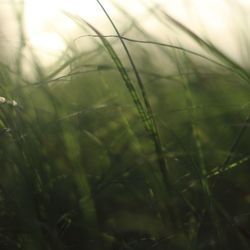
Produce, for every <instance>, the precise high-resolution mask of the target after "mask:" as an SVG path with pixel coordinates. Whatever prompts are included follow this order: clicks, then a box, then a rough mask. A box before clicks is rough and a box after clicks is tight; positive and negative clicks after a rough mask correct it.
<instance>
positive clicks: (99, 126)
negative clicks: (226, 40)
mask: <svg viewBox="0 0 250 250" xmlns="http://www.w3.org/2000/svg"><path fill="white" fill-rule="evenodd" d="M103 8H104V7H103ZM16 11H17V12H16V13H17V21H18V23H19V31H20V34H19V36H20V47H19V48H18V49H17V54H16V64H15V66H14V67H12V65H6V63H5V61H4V59H2V60H1V66H0V96H3V97H5V98H6V99H7V100H8V101H9V103H0V109H1V112H0V137H1V144H0V161H1V164H0V166H1V175H0V249H10V250H15V249H24V250H26V249H27V250H29V249H32V250H33V249H41V250H44V249H53V250H54V249H74V250H80V249H89V250H92V249H93V250H94V249H97V250H99V249H104V250H105V249H107V250H109V249H114V250H115V249H138V250H139V249H158V250H163V249H190V250H191V249H192V250H193V249H218V250H221V249H236V248H237V249H249V238H250V225H249V203H250V192H249V185H248V180H249V174H248V172H249V171H248V164H249V140H248V136H249V131H248V124H249V94H250V92H249V91H250V88H249V72H248V70H247V69H246V68H244V67H243V66H241V65H239V63H237V62H235V61H234V60H233V59H231V58H230V55H226V54H225V53H223V52H222V51H221V50H220V49H219V48H217V47H216V46H215V45H214V44H213V43H212V42H211V41H206V40H204V39H203V38H202V37H200V36H199V35H198V34H196V33H195V32H193V31H191V30H190V29H189V27H186V26H184V25H183V24H181V23H179V22H178V21H177V20H175V19H173V18H172V17H170V16H169V15H167V13H165V12H163V10H162V9H158V8H155V9H154V10H152V9H150V10H149V13H151V14H152V15H154V16H155V18H158V19H159V20H160V21H162V22H166V23H168V25H169V24H171V25H172V27H173V28H174V29H176V30H179V31H183V32H184V33H185V35H187V36H189V37H191V38H192V39H193V40H194V42H197V44H198V45H200V46H201V47H202V49H203V52H204V53H202V54H200V53H198V52H196V51H190V49H187V48H185V47H184V46H183V45H180V44H166V43H163V42H159V41H156V40H154V37H152V36H150V34H148V32H146V31H144V30H143V28H142V27H140V24H138V23H136V22H135V20H133V18H132V17H131V16H130V15H129V13H126V12H125V10H122V9H120V11H122V12H123V14H125V15H127V18H128V20H130V21H131V23H132V24H131V25H129V28H125V29H124V30H125V31H124V30H121V31H119V30H118V29H117V27H116V25H115V23H113V27H114V28H115V29H116V35H115V36H113V35H112V36H105V34H102V32H101V31H99V30H98V29H97V28H96V27H95V26H94V25H92V24H89V23H86V22H85V21H84V20H83V19H81V18H79V17H77V16H73V15H70V14H69V13H68V14H67V15H68V16H70V18H72V19H74V20H75V21H76V22H78V23H79V24H80V26H81V27H82V29H83V32H84V34H86V35H87V36H89V37H81V38H79V39H78V42H82V43H83V44H84V42H85V40H86V39H90V40H91V41H92V42H93V44H96V48H95V49H93V50H91V51H84V50H82V51H79V48H77V47H74V46H75V45H74V43H73V44H68V50H67V51H65V54H64V55H63V56H62V57H61V58H58V61H57V62H56V63H55V65H54V66H51V67H50V68H49V69H46V68H44V67H43V66H42V65H41V64H40V63H39V59H37V58H36V57H35V54H32V53H33V52H32V51H31V54H32V56H33V62H34V65H33V67H34V69H32V73H33V76H32V77H33V78H34V79H35V80H34V81H33V80H32V81H31V80H30V79H31V77H30V76H27V75H25V74H24V72H23V70H22V68H23V63H24V62H23V58H22V50H23V49H24V47H25V43H24V40H25V34H24V29H23V20H22V18H23V15H22V10H16ZM18 11H21V12H20V13H19V12H18ZM106 14H107V17H108V18H110V21H111V22H113V20H112V19H111V17H110V16H109V14H108V13H106ZM132 31H133V32H132ZM91 32H94V33H95V34H94V35H90V34H92V33H91ZM130 33H131V34H137V35H138V37H140V39H135V38H133V37H131V36H130ZM121 34H122V35H121ZM73 39H74V38H72V40H73ZM121 43H122V44H121ZM246 46H248V45H247V44H246ZM124 49H125V52H124V51H123V50H124ZM13 100H15V101H16V102H17V103H18V105H17V106H14V105H10V103H11V101H13Z"/></svg>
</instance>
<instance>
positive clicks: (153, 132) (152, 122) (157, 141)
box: [96, 0, 169, 188]
mask: <svg viewBox="0 0 250 250" xmlns="http://www.w3.org/2000/svg"><path fill="white" fill-rule="evenodd" d="M96 1H97V2H98V4H99V5H100V7H101V8H102V10H103V12H104V13H105V15H106V16H107V18H108V19H109V21H110V23H111V25H112V27H113V28H114V30H115V32H116V34H117V36H118V37H119V39H120V41H121V44H122V46H123V48H124V50H125V52H126V54H127V57H128V59H129V62H130V64H131V66H132V68H133V70H134V74H135V76H136V79H137V83H138V85H139V87H140V90H141V94H142V98H143V101H144V104H145V107H146V116H147V117H146V119H147V120H148V122H149V125H150V136H151V137H152V140H153V142H154V145H155V151H156V154H157V156H158V157H157V161H158V164H159V167H160V170H161V174H162V177H163V181H164V183H165V185H166V187H167V188H168V187H169V178H168V171H167V165H166V161H165V159H164V158H163V150H162V145H161V140H160V136H159V131H158V128H157V125H156V122H155V119H154V116H153V110H152V107H151V104H150V102H149V99H148V96H147V94H146V90H145V87H144V84H143V82H142V80H141V77H140V74H139V72H138V70H137V68H136V66H135V63H134V60H133V59H132V56H131V54H130V52H129V49H128V47H127V46H126V44H125V42H124V40H123V39H122V38H121V34H120V32H119V30H118V28H117V27H116V25H115V24H114V22H113V20H112V19H111V17H110V15H109V14H108V12H107V11H106V9H105V8H104V6H103V5H102V4H101V2H100V1H99V0H96Z"/></svg>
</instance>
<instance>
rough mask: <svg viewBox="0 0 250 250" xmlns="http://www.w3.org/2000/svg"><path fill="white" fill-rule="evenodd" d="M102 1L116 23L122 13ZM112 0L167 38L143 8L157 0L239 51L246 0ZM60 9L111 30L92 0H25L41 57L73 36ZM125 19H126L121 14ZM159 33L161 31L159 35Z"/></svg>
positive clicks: (29, 25) (106, 0) (71, 26)
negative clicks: (237, 30) (236, 30)
mask: <svg viewBox="0 0 250 250" xmlns="http://www.w3.org/2000/svg"><path fill="white" fill-rule="evenodd" d="M6 2H8V1H5V4H3V3H2V7H3V5H5V7H6V6H7V4H6ZM0 3H1V1H0ZM101 3H102V4H103V5H104V6H105V8H106V9H107V10H108V12H109V14H110V15H111V16H112V18H114V20H115V21H116V22H117V23H119V21H120V19H121V15H120V14H119V12H118V11H117V9H116V8H115V7H114V6H113V5H112V2H111V0H101ZM113 3H115V4H117V5H119V6H121V7H122V8H124V9H126V10H127V11H128V12H129V13H130V14H131V15H133V16H134V17H135V18H137V20H138V21H139V22H140V23H141V25H142V26H143V27H145V28H146V29H147V30H149V31H150V32H151V33H153V34H155V36H156V38H158V39H166V33H164V32H162V29H163V28H162V26H161V25H160V24H159V22H157V20H156V18H155V17H154V16H153V15H151V17H150V15H149V14H148V9H147V8H146V6H147V7H150V6H151V7H152V6H155V5H156V4H159V5H161V6H162V8H163V9H164V10H165V11H166V12H167V13H169V14H170V15H172V16H174V17H176V18H177V19H178V20H180V21H181V22H183V23H185V24H186V25H188V26H189V27H191V28H192V29H193V30H195V31H196V32H199V33H203V34H204V35H205V36H207V37H209V38H211V39H213V40H214V41H216V42H217V43H218V44H219V45H220V46H222V47H228V48H229V49H230V50H231V53H232V54H235V55H236V54H237V53H238V52H237V48H236V43H237V41H236V40H235V34H236V33H235V29H239V27H240V28H242V29H243V32H244V26H245V27H247V24H248V22H249V20H247V18H248V16H249V15H247V13H249V11H250V1H249V0H174V1H173V0H113ZM10 9H11V8H9V11H10ZM62 10H66V11H67V12H70V13H72V14H75V15H78V16H81V17H82V18H84V19H87V20H88V21H89V22H91V23H92V24H93V25H94V26H96V27H98V29H100V30H102V32H103V33H105V34H110V33H112V32H113V31H112V27H111V26H110V24H109V22H108V20H107V18H106V17H105V15H104V13H103V11H102V10H101V8H100V6H99V5H98V3H97V2H96V1H95V0H70V1H69V0H25V15H26V16H25V21H26V22H25V23H26V31H27V35H28V41H29V45H30V46H32V47H33V48H35V49H36V50H37V51H39V50H40V51H42V55H43V56H44V58H45V57H46V56H45V55H46V54H47V55H50V59H49V57H48V56H47V57H46V58H47V59H46V60H51V58H53V55H55V56H56V54H57V52H58V53H59V52H60V51H62V50H63V49H64V48H65V43H64V40H63V38H62V37H64V38H67V39H69V40H70V39H71V38H72V40H73V39H74V29H75V24H74V23H73V22H72V21H71V20H70V19H69V18H67V17H65V15H64V14H63V13H62ZM244 12H245V14H244ZM6 18H7V17H6ZM7 19H8V18H7ZM9 19H11V18H9ZM12 19H13V18H12ZM124 21H126V20H124V17H123V22H124ZM6 23H8V21H6ZM8 30H9V31H11V29H8ZM159 31H160V32H159ZM159 34H164V35H162V37H159ZM7 36H8V35H7ZM157 36H158V37H157ZM13 39H15V38H14V37H13ZM167 39H168V38H167Z"/></svg>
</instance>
